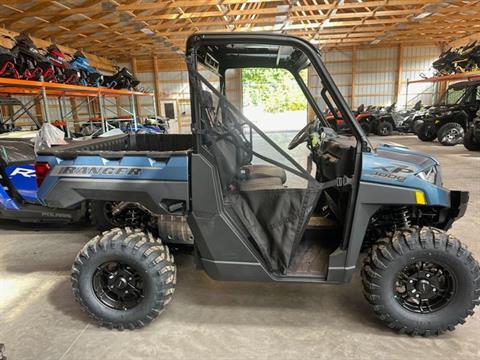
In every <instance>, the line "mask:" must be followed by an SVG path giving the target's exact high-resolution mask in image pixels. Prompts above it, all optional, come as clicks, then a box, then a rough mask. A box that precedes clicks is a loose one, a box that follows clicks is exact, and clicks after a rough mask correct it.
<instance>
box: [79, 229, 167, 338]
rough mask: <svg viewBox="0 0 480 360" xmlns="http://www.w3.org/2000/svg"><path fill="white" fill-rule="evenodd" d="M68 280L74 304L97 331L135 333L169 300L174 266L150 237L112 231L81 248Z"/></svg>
mask: <svg viewBox="0 0 480 360" xmlns="http://www.w3.org/2000/svg"><path fill="white" fill-rule="evenodd" d="M71 279H72V289H73V295H74V297H75V299H76V300H77V301H78V303H79V304H80V305H81V306H82V308H83V310H84V311H86V312H87V313H88V314H89V315H90V317H92V318H93V319H94V320H95V321H96V322H97V323H98V324H99V325H100V326H104V327H107V328H110V329H118V330H124V329H135V328H141V327H143V326H145V325H147V324H148V323H150V322H151V321H153V320H154V319H155V318H156V317H157V316H158V315H159V314H160V313H161V312H162V311H163V310H164V308H165V306H166V305H167V304H168V303H169V302H170V301H171V299H172V295H173V293H174V291H175V284H176V267H175V263H174V259H173V256H172V255H171V254H170V253H169V249H168V247H167V246H165V245H163V244H162V242H161V241H160V240H159V239H156V238H154V237H153V236H152V235H151V234H150V233H144V232H142V231H141V230H139V229H136V230H131V229H130V228H124V229H120V228H116V229H112V230H109V231H106V232H104V233H103V234H102V235H98V236H96V237H95V238H93V239H92V240H90V241H89V242H88V243H87V244H86V245H85V246H84V248H83V249H82V250H81V251H80V253H79V254H78V255H77V257H76V259H75V262H74V264H73V267H72V276H71ZM124 291H128V292H129V293H124ZM119 293H120V295H118V294H119ZM123 297H125V298H123Z"/></svg>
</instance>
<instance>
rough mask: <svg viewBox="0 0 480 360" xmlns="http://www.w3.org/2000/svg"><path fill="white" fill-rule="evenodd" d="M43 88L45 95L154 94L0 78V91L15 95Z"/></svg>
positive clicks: (33, 92) (113, 95)
mask: <svg viewBox="0 0 480 360" xmlns="http://www.w3.org/2000/svg"><path fill="white" fill-rule="evenodd" d="M43 90H45V92H46V95H47V96H48V95H52V96H78V97H83V96H98V95H103V96H109V97H118V96H132V95H135V96H154V94H153V93H150V92H140V91H130V90H116V89H108V88H102V87H98V88H97V87H91V86H82V85H70V84H59V83H51V82H43V81H31V80H20V79H9V78H0V93H1V94H15V95H36V94H39V93H40V92H42V91H43Z"/></svg>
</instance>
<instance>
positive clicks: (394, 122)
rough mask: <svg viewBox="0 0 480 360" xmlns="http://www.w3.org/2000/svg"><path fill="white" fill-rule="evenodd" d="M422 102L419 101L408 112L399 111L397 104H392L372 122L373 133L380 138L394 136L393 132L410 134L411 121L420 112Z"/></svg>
mask: <svg viewBox="0 0 480 360" xmlns="http://www.w3.org/2000/svg"><path fill="white" fill-rule="evenodd" d="M421 108H422V101H421V100H420V101H417V103H415V105H414V106H413V108H411V109H407V110H397V109H396V103H393V104H391V105H390V106H387V107H386V108H384V110H383V111H380V112H379V113H378V114H377V115H376V116H375V117H374V120H373V121H371V123H370V126H371V129H372V132H374V133H375V134H376V135H379V136H389V135H392V133H393V131H399V132H409V131H410V128H411V126H410V120H411V118H412V116H413V114H415V113H417V112H418V111H420V109H421Z"/></svg>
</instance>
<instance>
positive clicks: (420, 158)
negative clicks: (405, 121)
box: [362, 144, 439, 186]
mask: <svg viewBox="0 0 480 360" xmlns="http://www.w3.org/2000/svg"><path fill="white" fill-rule="evenodd" d="M438 165H439V163H438V161H437V160H435V159H434V158H433V157H432V156H430V155H428V154H425V153H422V152H417V151H413V150H411V149H409V148H407V147H405V146H402V145H397V144H382V145H379V146H378V147H377V148H376V150H375V151H374V152H371V153H365V154H364V156H363V166H362V180H364V181H370V182H380V183H385V184H390V185H399V183H400V184H404V185H405V186H408V184H409V183H413V184H414V183H417V181H418V177H417V176H415V175H416V174H418V173H420V172H422V171H425V170H428V169H430V168H432V167H433V166H438Z"/></svg>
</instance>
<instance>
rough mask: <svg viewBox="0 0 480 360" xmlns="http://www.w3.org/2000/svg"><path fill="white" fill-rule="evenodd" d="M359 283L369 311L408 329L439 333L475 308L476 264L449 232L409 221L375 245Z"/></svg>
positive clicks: (479, 287) (479, 280) (479, 274)
mask: <svg viewBox="0 0 480 360" xmlns="http://www.w3.org/2000/svg"><path fill="white" fill-rule="evenodd" d="M362 283H363V291H364V294H365V297H366V298H367V300H368V302H369V303H370V305H371V306H372V308H373V311H374V312H375V314H376V315H377V317H378V318H379V319H380V320H382V321H383V322H385V323H386V324H387V326H388V327H390V328H392V329H395V330H398V331H400V332H403V333H407V334H409V335H424V336H428V335H439V334H440V333H442V332H444V331H447V330H453V329H454V328H455V326H456V325H458V324H463V323H464V322H465V318H466V317H467V316H469V315H472V314H473V308H474V307H475V305H477V304H478V303H479V296H480V268H479V265H478V263H477V261H476V260H475V259H474V258H473V256H472V254H471V253H470V252H469V251H468V250H467V249H466V247H464V246H463V245H462V244H461V243H460V241H458V240H457V239H455V238H454V237H452V236H451V235H448V234H446V233H445V232H443V231H440V230H437V229H434V228H429V227H424V228H418V227H413V228H410V229H404V230H400V231H397V232H395V233H394V234H393V236H392V237H390V238H385V239H382V240H380V241H379V242H377V243H376V244H375V245H373V247H372V248H371V249H370V251H369V253H368V256H367V258H366V259H365V264H364V267H363V270H362Z"/></svg>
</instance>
